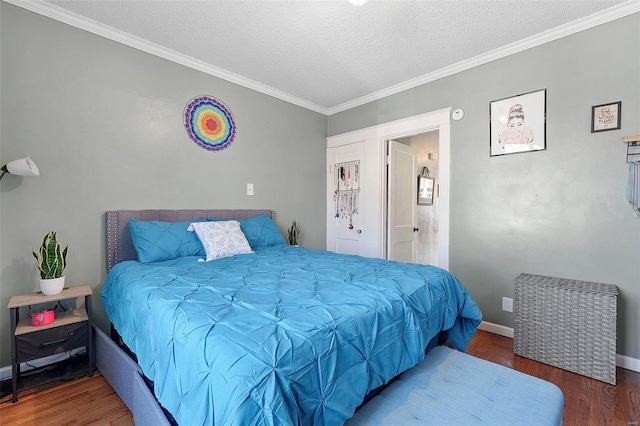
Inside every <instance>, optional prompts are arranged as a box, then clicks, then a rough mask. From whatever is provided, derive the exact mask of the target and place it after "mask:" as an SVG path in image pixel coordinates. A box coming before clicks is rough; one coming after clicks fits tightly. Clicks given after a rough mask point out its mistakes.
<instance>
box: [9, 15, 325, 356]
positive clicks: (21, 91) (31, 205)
mask: <svg viewBox="0 0 640 426" xmlns="http://www.w3.org/2000/svg"><path fill="white" fill-rule="evenodd" d="M1 7H2V16H1V20H2V21H1V49H2V63H1V70H0V75H1V80H0V84H1V87H2V101H1V106H0V107H1V111H0V113H1V116H2V123H3V124H4V126H3V127H2V131H1V134H0V148H1V152H2V158H1V159H0V160H1V161H3V164H4V162H6V161H9V160H13V159H15V158H20V157H22V156H24V155H25V154H30V155H31V157H32V158H33V160H34V161H35V162H36V163H37V165H38V166H39V168H40V172H41V175H40V177H38V178H33V177H30V178H21V177H16V176H7V177H5V178H4V179H3V180H2V182H1V184H0V197H1V199H2V203H1V205H0V230H1V232H0V241H1V242H0V250H1V254H2V258H1V259H0V274H1V275H0V291H1V294H0V309H1V311H0V313H1V315H0V335H1V338H0V345H1V358H0V362H1V364H2V365H8V364H9V363H10V344H9V324H8V319H9V314H8V312H6V306H7V303H8V301H9V298H10V297H11V296H13V295H15V294H20V293H27V292H30V291H32V290H34V288H35V281H36V278H37V276H36V270H35V263H34V260H33V258H32V257H31V248H32V247H36V246H38V245H39V243H40V242H41V241H42V237H43V236H44V234H45V233H46V232H47V231H49V230H55V231H57V232H58V237H59V238H60V239H61V240H62V241H63V242H64V243H67V244H69V258H68V260H69V267H68V268H67V271H66V276H67V283H68V284H69V285H80V284H89V285H91V286H92V287H93V289H94V297H93V302H94V307H95V308H96V309H95V313H96V317H97V319H98V323H99V324H100V325H101V326H102V327H104V326H106V324H107V323H106V317H105V315H104V311H103V309H102V306H101V304H100V300H99V292H100V289H101V286H102V282H103V280H104V277H105V272H104V271H105V262H104V224H103V223H104V212H105V211H106V210H112V209H144V208H269V209H273V210H275V211H276V222H277V223H278V225H279V226H280V228H281V230H282V231H283V233H284V234H285V235H286V232H285V228H286V227H287V226H289V225H290V223H291V221H293V220H294V219H296V220H297V221H298V224H299V225H300V227H301V232H302V234H301V244H302V245H304V246H306V247H313V248H325V234H326V225H325V222H326V220H325V218H324V212H325V199H324V196H325V193H326V189H325V152H326V145H325V136H326V125H327V118H326V117H325V116H323V115H322V114H318V113H314V112H311V111H308V110H306V109H303V108H300V107H297V106H294V105H291V104H289V103H286V102H282V101H280V100H277V99H275V98H272V97H269V96H266V95H263V94H260V93H257V92H255V91H252V90H249V89H246V88H243V87H240V86H237V85H234V84H232V83H229V82H226V81H223V80H220V79H218V78H215V77H212V76H209V75H206V74H203V73H200V72H197V71H194V70H191V69H188V68H185V67H183V66H181V65H177V64H174V63H172V62H169V61H166V60H164V59H160V58H158V57H155V56H152V55H148V54H146V53H143V52H141V51H138V50H135V49H132V48H129V47H126V46H123V45H121V44H118V43H115V42H112V41H110V40H107V39H104V38H101V37H98V36H95V35H93V34H90V33H87V32H84V31H82V30H79V29H76V28H73V27H71V26H68V25H65V24H62V23H60V22H56V21H53V20H50V19H48V18H45V17H42V16H39V15H37V14H33V13H31V12H27V11H25V10H23V9H20V8H17V7H14V6H12V5H8V4H6V3H2V6H1ZM201 94H208V95H212V96H215V97H217V98H218V99H220V100H222V101H223V102H224V103H225V104H226V105H227V106H228V107H229V108H230V109H231V111H232V112H233V115H234V118H235V120H236V124H237V129H238V133H237V137H236V140H235V141H234V142H233V144H232V145H231V146H230V147H229V148H227V149H226V150H223V151H221V152H210V151H206V150H204V149H202V148H200V147H198V146H196V145H195V144H194V143H193V142H191V140H190V139H189V138H188V137H187V134H186V132H185V129H184V127H183V125H182V121H181V120H182V114H183V111H184V108H185V105H186V104H187V102H188V101H189V100H190V99H191V98H192V97H194V96H197V95H201ZM247 183H253V184H254V185H255V195H254V196H253V197H248V196H246V195H245V193H246V184H247Z"/></svg>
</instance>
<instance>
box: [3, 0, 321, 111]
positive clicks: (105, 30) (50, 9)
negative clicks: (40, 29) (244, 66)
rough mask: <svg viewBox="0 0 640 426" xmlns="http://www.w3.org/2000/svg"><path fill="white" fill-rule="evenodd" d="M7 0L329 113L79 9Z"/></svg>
mask: <svg viewBox="0 0 640 426" xmlns="http://www.w3.org/2000/svg"><path fill="white" fill-rule="evenodd" d="M2 1H3V2H5V3H10V4H12V5H14V6H18V7H21V8H23V9H26V10H29V11H31V12H34V13H37V14H39V15H42V16H46V17H48V18H51V19H54V20H56V21H59V22H63V23H65V24H68V25H71V26H73V27H76V28H79V29H81V30H85V31H88V32H90V33H93V34H96V35H99V36H101V37H104V38H107V39H109V40H113V41H115V42H118V43H121V44H124V45H126V46H129V47H133V48H134V49H138V50H141V51H143V52H146V53H150V54H152V55H155V56H158V57H160V58H163V59H167V60H169V61H171V62H175V63H177V64H180V65H184V66H186V67H189V68H192V69H194V70H197V71H201V72H203V73H205V74H209V75H212V76H214V77H218V78H221V79H223V80H226V81H229V82H231V83H235V84H237V85H239V86H243V87H246V88H248V89H252V90H255V91H256V92H260V93H264V94H265V95H269V96H273V97H274V98H277V99H280V100H282V101H285V102H288V103H291V104H294V105H297V106H300V107H303V108H306V109H309V110H311V111H315V112H318V113H320V114H324V115H327V114H328V109H327V108H325V107H322V106H320V105H316V104H314V103H313V102H309V101H306V100H304V99H300V98H298V97H295V96H293V95H290V94H288V93H286V92H283V91H280V90H278V89H275V88H273V87H270V86H267V85H265V84H262V83H259V82H257V81H255V80H251V79H249V78H246V77H243V76H241V75H239V74H235V73H232V72H230V71H227V70H224V69H222V68H218V67H216V66H214V65H211V64H208V63H206V62H203V61H200V60H198V59H195V58H192V57H190V56H187V55H184V54H182V53H178V52H176V51H174V50H171V49H168V48H166V47H163V46H160V45H158V44H155V43H151V42H150V41H148V40H144V39H142V38H140V37H136V36H133V35H131V34H128V33H126V32H124V31H120V30H117V29H115V28H112V27H109V26H107V25H104V24H101V23H99V22H97V21H94V20H92V19H89V18H86V17H84V16H80V15H78V14H76V13H73V12H69V11H67V10H64V9H62V8H59V7H57V6H54V5H52V4H49V3H46V2H43V1H31V0H2Z"/></svg>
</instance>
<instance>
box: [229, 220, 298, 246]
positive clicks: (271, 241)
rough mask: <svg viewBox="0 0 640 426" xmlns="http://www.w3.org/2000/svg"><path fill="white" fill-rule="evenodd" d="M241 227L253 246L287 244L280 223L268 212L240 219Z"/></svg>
mask: <svg viewBox="0 0 640 426" xmlns="http://www.w3.org/2000/svg"><path fill="white" fill-rule="evenodd" d="M239 222H240V229H242V232H243V233H244V236H245V237H247V241H249V245H250V246H251V248H253V249H255V248H257V247H269V246H279V245H283V244H287V243H286V242H285V240H284V237H283V236H282V234H281V233H280V230H279V229H278V225H276V224H275V222H274V221H273V220H272V219H271V218H270V217H269V216H267V215H266V214H264V213H263V214H261V215H260V216H256V217H252V218H251V219H244V220H240V221H239Z"/></svg>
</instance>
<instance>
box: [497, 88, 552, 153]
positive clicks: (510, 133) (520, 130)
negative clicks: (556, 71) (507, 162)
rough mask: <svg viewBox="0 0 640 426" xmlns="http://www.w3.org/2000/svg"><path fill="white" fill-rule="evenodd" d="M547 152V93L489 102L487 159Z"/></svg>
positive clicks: (529, 94) (539, 91)
mask: <svg viewBox="0 0 640 426" xmlns="http://www.w3.org/2000/svg"><path fill="white" fill-rule="evenodd" d="M546 149H547V89H541V90H536V91H535V92H529V93H524V94H522V95H517V96H511V97H509V98H504V99H498V100H496V101H491V102H489V155H490V156H491V157H496V156H499V155H505V154H517V153H521V152H531V151H544V150H546Z"/></svg>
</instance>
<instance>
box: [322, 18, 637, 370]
mask: <svg viewBox="0 0 640 426" xmlns="http://www.w3.org/2000/svg"><path fill="white" fill-rule="evenodd" d="M425 60H426V59H425ZM543 88H546V89H547V148H548V149H547V151H542V152H532V153H526V154H515V155H506V156H500V157H493V158H489V124H488V112H489V102H490V101H492V100H497V99H502V98H505V97H509V96H513V95H518V94H521V93H526V92H529V91H533V90H538V89H543ZM615 101H622V129H621V130H616V131H608V132H602V133H595V134H591V133H590V120H591V106H593V105H599V104H603V103H606V102H615ZM450 106H451V107H455V108H462V109H463V110H464V111H465V116H464V118H463V119H462V120H461V121H457V122H456V121H453V122H452V126H451V140H452V142H451V143H452V147H451V263H450V268H451V272H453V273H454V274H455V275H456V276H458V277H459V278H460V279H461V281H462V282H463V283H464V284H465V285H466V286H467V288H468V289H469V291H470V292H471V294H472V295H473V297H474V298H475V299H476V300H477V301H478V302H479V304H480V306H481V308H482V311H483V313H484V319H485V320H486V321H490V322H493V323H497V324H502V325H505V326H508V327H512V326H513V315H512V314H510V313H506V312H503V311H502V310H501V299H502V297H503V296H508V297H513V279H514V278H515V277H516V276H517V275H518V274H519V273H520V272H530V273H537V274H541V275H551V276H559V277H566V278H575V279H582V280H589V281H597V282H604V283H611V284H616V285H618V287H619V290H620V296H619V299H618V353H620V354H623V355H627V356H630V357H633V358H636V359H637V358H640V339H639V338H638V330H640V262H639V261H638V258H639V255H640V219H639V218H638V217H636V216H635V215H634V213H633V212H632V210H631V208H630V207H629V205H628V203H627V201H626V200H625V189H626V184H627V164H625V145H624V144H623V143H622V142H621V138H622V137H623V136H628V135H636V134H640V121H639V119H638V117H640V14H634V15H631V16H628V17H625V18H622V19H619V20H616V21H613V22H610V23H607V24H604V25H601V26H598V27H595V28H592V29H589V30H586V31H583V32H580V33H577V34H574V35H572V36H569V37H565V38H563V39H560V40H557V41H554V42H551V43H547V44H544V45H542V46H539V47H536V48H533V49H530V50H527V51H524V52H521V53H519V54H516V55H513V56H510V57H507V58H504V59H500V60H498V61H495V62H492V63H489V64H486V65H483V66H479V67H476V68H474V69H471V70H468V71H465V72H462V73H459V74H456V75H453V76H450V77H447V78H444V79H441V80H438V81H435V82H432V83H429V84H425V85H422V86H420V87H417V88H414V89H412V90H408V91H405V92H402V93H399V94H396V95H393V96H390V97H387V98H384V99H381V100H379V101H376V102H371V103H369V104H366V105H363V106H360V107H357V108H353V109H351V110H348V111H345V112H342V113H339V114H335V115H333V116H330V117H329V122H328V134H329V135H336V134H339V133H343V132H346V131H350V130H354V129H359V128H363V127H367V126H372V125H375V124H379V123H384V122H388V121H392V120H396V119H400V118H404V117H409V116H413V115H416V114H421V113H424V112H428V111H433V110H437V109H440V108H445V107H450Z"/></svg>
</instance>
